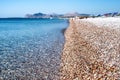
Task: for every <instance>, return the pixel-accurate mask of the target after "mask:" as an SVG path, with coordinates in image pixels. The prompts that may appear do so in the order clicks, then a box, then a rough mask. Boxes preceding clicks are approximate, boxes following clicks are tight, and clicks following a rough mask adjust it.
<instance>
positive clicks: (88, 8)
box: [0, 0, 120, 17]
mask: <svg viewBox="0 0 120 80" xmlns="http://www.w3.org/2000/svg"><path fill="white" fill-rule="evenodd" d="M38 12H42V13H58V14H64V13H72V12H78V13H86V14H103V13H108V12H120V0H0V17H24V16H25V15H26V14H34V13H38Z"/></svg>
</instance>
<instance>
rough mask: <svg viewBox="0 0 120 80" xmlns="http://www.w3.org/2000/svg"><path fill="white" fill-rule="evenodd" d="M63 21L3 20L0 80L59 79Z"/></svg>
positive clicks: (66, 24) (1, 26) (1, 20)
mask: <svg viewBox="0 0 120 80" xmlns="http://www.w3.org/2000/svg"><path fill="white" fill-rule="evenodd" d="M67 26H68V23H67V20H63V19H0V79H3V80H10V79H11V80H21V79H22V80H36V79H40V80H53V79H58V78H59V68H60V54H61V51H62V48H63V44H64V36H63V33H62V30H63V29H65V28H66V27H67Z"/></svg>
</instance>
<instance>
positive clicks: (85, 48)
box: [60, 18, 120, 80]
mask: <svg viewBox="0 0 120 80" xmlns="http://www.w3.org/2000/svg"><path fill="white" fill-rule="evenodd" d="M112 20H114V21H112ZM118 22H120V19H117V20H116V19H114V18H113V19H109V18H107V19H70V25H69V27H68V29H67V30H66V32H65V41H66V42H65V45H64V49H63V53H62V56H61V60H62V62H61V70H60V71H61V77H60V79H61V80H117V79H120V23H118ZM106 25H107V26H106ZM116 26H117V27H116Z"/></svg>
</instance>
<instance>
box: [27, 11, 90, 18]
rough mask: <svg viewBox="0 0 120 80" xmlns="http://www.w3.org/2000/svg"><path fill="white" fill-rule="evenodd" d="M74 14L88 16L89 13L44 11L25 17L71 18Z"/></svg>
mask: <svg viewBox="0 0 120 80" xmlns="http://www.w3.org/2000/svg"><path fill="white" fill-rule="evenodd" d="M76 16H90V15H89V14H79V13H77V12H74V13H67V14H55V13H53V14H44V13H35V14H27V15H26V16H25V17H26V18H71V17H76Z"/></svg>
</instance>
